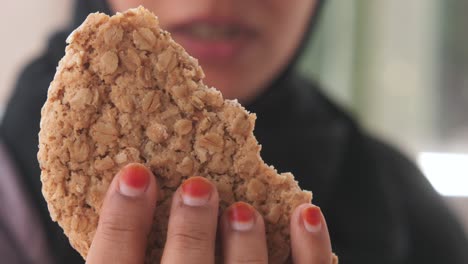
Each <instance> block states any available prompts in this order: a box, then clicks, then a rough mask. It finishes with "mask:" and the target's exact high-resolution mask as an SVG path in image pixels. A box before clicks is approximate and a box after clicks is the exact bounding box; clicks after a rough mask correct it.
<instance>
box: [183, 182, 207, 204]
mask: <svg viewBox="0 0 468 264" xmlns="http://www.w3.org/2000/svg"><path fill="white" fill-rule="evenodd" d="M211 192H212V187H211V183H210V182H209V181H208V180H207V179H205V178H203V177H200V176H196V177H191V178H189V179H187V180H186V181H184V183H182V201H183V202H184V204H186V205H188V206H203V205H205V204H206V203H208V200H209V199H210V196H211Z"/></svg>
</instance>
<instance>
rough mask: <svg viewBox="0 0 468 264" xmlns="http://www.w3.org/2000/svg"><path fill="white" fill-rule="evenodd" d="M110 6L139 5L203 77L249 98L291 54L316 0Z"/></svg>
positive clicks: (139, 1)
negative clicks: (153, 16)
mask: <svg viewBox="0 0 468 264" xmlns="http://www.w3.org/2000/svg"><path fill="white" fill-rule="evenodd" d="M108 1H109V3H110V6H111V8H112V9H113V10H114V11H119V12H121V11H125V10H127V9H128V8H131V7H136V6H138V5H142V6H144V7H146V8H148V9H149V10H151V11H153V13H155V14H156V15H157V16H158V17H159V20H160V24H161V26H162V28H164V29H166V30H168V31H170V32H171V33H172V36H173V37H174V39H175V40H176V41H177V42H178V43H180V44H181V45H182V46H183V47H184V48H185V49H186V50H187V51H188V53H189V54H191V55H192V56H193V57H195V58H198V60H199V62H200V64H201V66H202V67H203V70H204V71H205V74H206V79H205V83H206V84H208V85H212V86H215V87H216V88H218V89H219V90H221V92H222V93H223V95H224V97H225V98H229V99H234V98H237V99H239V100H240V101H241V102H244V103H246V102H249V101H250V100H252V99H253V98H255V97H256V96H257V95H258V94H259V93H260V92H261V90H262V88H265V86H266V85H267V84H268V82H270V81H271V80H272V79H273V78H274V77H275V75H277V74H279V72H280V71H281V70H282V69H283V68H284V67H285V66H286V64H287V63H288V62H289V59H290V58H291V57H292V56H293V55H294V52H295V50H296V48H297V47H298V45H299V43H300V41H301V39H302V36H303V34H304V32H305V29H306V27H307V23H308V21H309V17H310V15H311V14H312V11H313V8H314V7H315V4H316V0H288V1H285V0H108Z"/></svg>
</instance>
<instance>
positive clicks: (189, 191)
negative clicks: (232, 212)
mask: <svg viewBox="0 0 468 264" xmlns="http://www.w3.org/2000/svg"><path fill="white" fill-rule="evenodd" d="M218 200H219V198H218V192H217V191H216V188H215V187H214V185H213V184H212V183H210V182H209V181H208V180H207V179H205V178H203V177H191V178H189V179H188V180H186V181H185V182H184V183H183V184H182V185H181V186H180V187H179V189H178V190H177V191H176V192H175V193H174V196H173V200H172V207H171V214H170V217H169V225H168V231H167V241H166V246H165V248H164V253H163V258H162V263H168V264H169V263H194V264H196V263H203V264H207V263H208V264H209V263H214V248H215V237H216V226H217V220H218Z"/></svg>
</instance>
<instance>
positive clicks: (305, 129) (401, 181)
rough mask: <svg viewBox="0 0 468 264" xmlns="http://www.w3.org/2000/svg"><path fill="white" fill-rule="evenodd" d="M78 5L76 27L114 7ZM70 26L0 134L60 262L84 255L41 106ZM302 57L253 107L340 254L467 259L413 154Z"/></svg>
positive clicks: (388, 259) (276, 155)
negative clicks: (313, 79)
mask: <svg viewBox="0 0 468 264" xmlns="http://www.w3.org/2000/svg"><path fill="white" fill-rule="evenodd" d="M76 10H77V11H76V16H75V19H74V23H73V25H72V28H74V27H76V26H78V25H79V24H80V23H81V22H82V21H83V20H84V18H85V17H86V15H87V14H88V13H89V12H94V11H96V10H100V11H104V12H108V8H107V7H106V5H105V3H104V1H102V0H101V1H93V0H79V1H77V8H76ZM69 32H70V31H67V32H62V33H58V34H56V35H55V36H54V37H52V38H51V40H50V42H49V48H48V50H47V51H46V52H45V53H44V55H42V56H41V57H39V58H38V59H37V60H35V61H34V62H33V63H31V64H30V65H29V66H28V67H27V68H26V69H25V70H24V71H23V73H22V75H21V76H20V78H19V80H18V83H17V86H16V89H15V91H14V93H13V96H12V97H11V100H10V103H9V105H8V108H7V109H6V112H5V116H4V119H3V123H2V124H1V127H0V136H1V137H2V138H3V140H4V143H5V144H6V146H7V148H8V149H9V151H10V153H11V155H12V157H13V159H14V160H15V162H16V164H17V167H18V169H19V171H20V172H21V173H22V175H23V176H24V177H23V179H22V180H23V182H24V185H25V186H26V188H27V190H28V192H29V193H30V194H31V195H30V200H31V202H32V203H33V204H35V205H37V207H38V208H39V211H40V216H41V221H42V224H43V226H44V229H45V230H46V232H47V234H48V235H49V236H48V239H49V244H50V247H51V252H52V253H53V255H54V256H55V257H56V260H57V263H71V264H73V263H83V260H82V258H81V257H80V256H79V255H78V254H77V253H76V252H75V251H74V250H73V249H71V247H70V246H69V244H68V242H67V239H66V238H65V237H64V235H63V231H62V230H61V229H60V228H59V227H58V225H57V224H56V223H53V222H52V221H51V220H50V216H49V213H48V211H47V206H46V204H45V201H44V199H43V198H42V195H41V191H40V188H41V184H40V178H39V175H40V170H39V167H38V163H37V158H36V154H37V145H38V139H37V134H38V132H39V120H40V109H41V107H42V105H43V103H44V102H45V100H46V94H47V88H48V86H49V83H50V81H51V80H52V78H53V75H54V73H55V67H56V65H57V63H58V61H59V59H60V58H61V57H62V56H63V55H64V49H65V38H66V36H67V35H68V33H69ZM304 39H305V38H304ZM300 52H301V51H300V50H299V51H298V54H299V53H300ZM294 63H295V58H294V59H292V62H291V64H290V65H288V66H287V67H286V69H284V71H283V72H282V73H281V74H279V75H278V76H279V78H277V79H276V80H275V81H274V82H273V83H272V84H271V86H270V87H269V88H268V89H266V91H265V92H264V94H262V95H261V96H259V97H258V98H257V99H256V100H255V101H254V102H252V103H251V104H250V105H248V106H247V108H248V109H249V110H251V111H253V112H255V113H256V114H257V124H256V128H255V135H256V136H257V139H258V140H259V142H260V143H261V144H262V157H263V158H264V160H265V161H266V162H267V163H268V164H273V165H275V167H276V168H277V169H278V170H279V171H291V172H293V173H294V175H295V177H296V178H297V180H298V181H299V184H300V186H301V187H302V188H304V189H309V190H312V191H313V193H314V203H315V204H317V205H319V206H320V207H321V208H322V211H323V212H324V214H325V217H326V218H327V224H328V226H329V230H330V236H331V240H332V244H333V248H334V250H335V252H336V253H337V254H338V256H339V257H340V260H341V261H340V262H341V263H416V264H418V263H425V264H426V263H453V264H458V263H460V264H466V263H468V250H467V249H468V242H467V238H466V237H465V236H464V233H463V230H462V228H461V226H460V225H459V224H458V223H457V222H456V220H455V219H454V217H453V216H452V214H451V213H450V212H449V211H448V209H447V208H446V207H445V205H444V204H443V202H442V199H441V198H440V197H439V195H438V194H437V193H436V192H435V191H434V190H433V189H432V187H431V186H430V185H429V183H428V182H427V181H426V180H425V178H424V177H423V175H422V174H421V173H420V171H419V170H418V169H417V168H416V167H415V166H414V164H412V163H411V162H410V161H408V160H407V159H406V158H405V157H403V156H402V155H401V154H400V153H398V152H397V151H395V150H394V149H392V148H391V147H389V146H387V145H385V144H383V143H381V142H380V141H378V140H376V139H374V138H373V137H371V136H369V135H367V134H366V133H365V132H364V131H362V129H361V128H360V127H359V126H358V125H357V124H356V122H355V121H353V119H352V118H351V117H350V116H349V115H347V114H346V113H345V112H343V111H342V110H341V109H340V108H339V107H337V106H336V105H335V104H333V103H332V102H330V101H329V100H328V99H327V98H326V97H325V96H323V95H322V93H321V92H320V89H319V87H317V85H316V84H313V83H310V82H308V81H306V80H305V79H302V78H301V77H299V76H297V75H296V74H295V73H294V71H293V70H292V69H293V66H294Z"/></svg>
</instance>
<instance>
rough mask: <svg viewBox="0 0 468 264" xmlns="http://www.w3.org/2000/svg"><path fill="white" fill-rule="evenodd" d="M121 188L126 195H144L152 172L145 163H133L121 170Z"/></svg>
mask: <svg viewBox="0 0 468 264" xmlns="http://www.w3.org/2000/svg"><path fill="white" fill-rule="evenodd" d="M119 174H120V179H119V188H120V192H121V193H122V194H123V195H125V196H130V197H136V196H139V195H142V194H143V193H144V192H145V191H146V188H147V187H148V185H149V182H150V177H151V173H150V171H149V170H148V169H147V168H146V167H145V166H143V165H141V164H138V163H132V164H129V165H127V166H125V167H124V168H123V169H122V170H121V171H120V173H119Z"/></svg>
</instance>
